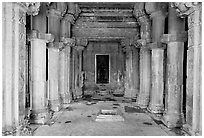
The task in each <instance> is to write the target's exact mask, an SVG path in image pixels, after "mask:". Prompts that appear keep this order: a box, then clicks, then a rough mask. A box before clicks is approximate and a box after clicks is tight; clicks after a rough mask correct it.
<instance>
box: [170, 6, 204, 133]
mask: <svg viewBox="0 0 204 138" xmlns="http://www.w3.org/2000/svg"><path fill="white" fill-rule="evenodd" d="M171 4H172V6H173V7H174V8H176V9H177V10H176V11H177V12H178V15H179V16H180V17H181V18H184V17H187V16H188V50H187V90H186V124H185V125H184V126H183V128H184V129H186V128H187V131H188V132H190V133H191V134H192V135H202V96H201V95H202V93H201V45H202V41H201V40H202V38H201V36H202V35H201V30H202V29H201V26H202V25H201V23H202V21H201V20H202V19H201V18H202V16H201V15H202V4H201V2H183V3H180V2H178V3H177V2H173V3H171ZM184 7H185V8H184Z"/></svg>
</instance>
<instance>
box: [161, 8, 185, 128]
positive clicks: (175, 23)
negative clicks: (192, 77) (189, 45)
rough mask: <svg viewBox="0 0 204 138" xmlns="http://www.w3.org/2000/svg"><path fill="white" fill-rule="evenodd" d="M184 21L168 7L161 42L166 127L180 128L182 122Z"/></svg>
mask: <svg viewBox="0 0 204 138" xmlns="http://www.w3.org/2000/svg"><path fill="white" fill-rule="evenodd" d="M184 29H185V22H184V19H181V18H179V17H178V16H177V14H176V10H175V9H174V8H172V7H171V6H169V14H168V33H169V34H164V35H163V37H162V39H161V41H162V42H165V43H167V44H168V45H167V89H166V90H167V91H166V98H165V100H166V101H167V105H165V114H164V123H165V124H166V125H167V126H168V127H170V128H171V127H180V126H181V125H182V122H183V113H182V106H183V104H182V100H183V98H182V96H183V53H184V41H186V33H185V32H184V31H185V30H184Z"/></svg>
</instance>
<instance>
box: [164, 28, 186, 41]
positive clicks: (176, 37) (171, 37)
mask: <svg viewBox="0 0 204 138" xmlns="http://www.w3.org/2000/svg"><path fill="white" fill-rule="evenodd" d="M187 38H188V35H187V32H185V31H184V32H181V33H177V34H163V36H162V38H161V42H162V43H166V44H168V43H170V42H186V41H187Z"/></svg>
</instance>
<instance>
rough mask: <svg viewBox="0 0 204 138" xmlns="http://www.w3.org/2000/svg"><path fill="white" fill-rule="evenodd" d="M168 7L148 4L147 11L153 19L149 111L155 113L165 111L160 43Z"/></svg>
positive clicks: (161, 47)
mask: <svg viewBox="0 0 204 138" xmlns="http://www.w3.org/2000/svg"><path fill="white" fill-rule="evenodd" d="M166 9H167V5H166V3H162V2H155V3H147V4H146V11H147V12H148V13H149V14H151V18H152V42H153V43H150V44H149V47H150V49H151V50H152V58H151V62H152V67H151V72H152V73H151V75H152V77H151V78H152V88H151V92H150V103H149V107H148V109H149V110H150V111H151V112H153V113H162V112H163V110H164V104H163V98H164V97H163V94H164V48H163V45H162V43H161V42H160V39H161V36H162V35H163V34H164V27H165V14H166Z"/></svg>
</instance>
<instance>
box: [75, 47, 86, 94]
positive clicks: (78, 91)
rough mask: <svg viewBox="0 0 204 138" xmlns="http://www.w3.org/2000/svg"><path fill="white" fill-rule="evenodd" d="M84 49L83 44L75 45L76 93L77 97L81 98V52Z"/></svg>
mask: <svg viewBox="0 0 204 138" xmlns="http://www.w3.org/2000/svg"><path fill="white" fill-rule="evenodd" d="M83 50H84V47H83V46H77V55H78V57H77V59H78V60H77V61H78V62H77V63H76V64H78V65H77V69H76V78H77V80H76V86H75V87H76V95H77V98H82V96H83V93H82V87H83V82H82V52H83Z"/></svg>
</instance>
